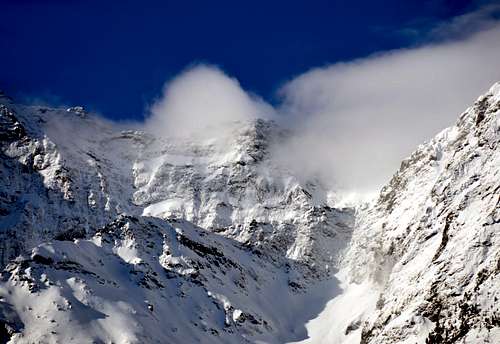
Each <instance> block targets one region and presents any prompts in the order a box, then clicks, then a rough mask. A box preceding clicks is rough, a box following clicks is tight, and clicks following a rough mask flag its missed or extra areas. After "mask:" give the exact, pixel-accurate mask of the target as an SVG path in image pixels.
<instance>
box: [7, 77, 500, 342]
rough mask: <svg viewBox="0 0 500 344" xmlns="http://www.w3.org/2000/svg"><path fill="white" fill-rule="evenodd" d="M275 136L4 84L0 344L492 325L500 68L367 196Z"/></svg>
mask: <svg viewBox="0 0 500 344" xmlns="http://www.w3.org/2000/svg"><path fill="white" fill-rule="evenodd" d="M288 135H290V133H289V132H287V131H286V130H283V129H281V128H280V127H279V126H278V125H277V124H276V123H274V122H272V121H266V120H252V121H247V122H234V123H228V124H227V128H226V130H224V131H223V134H221V135H218V137H216V138H208V137H206V136H205V137H204V136H200V137H196V136H195V137H192V138H190V139H181V138H175V139H174V138H165V137H158V136H156V135H153V134H151V133H148V132H145V131H142V130H140V129H139V128H130V127H129V128H125V127H120V125H117V124H116V123H110V122H107V121H106V120H104V119H100V118H98V117H97V116H95V115H92V114H89V113H87V112H85V110H84V109H83V108H81V107H73V108H70V109H54V108H47V107H40V106H27V105H20V104H17V103H14V101H13V100H12V99H10V98H9V97H7V96H6V95H4V94H0V148H1V151H0V154H1V159H0V177H1V181H2V183H1V185H0V267H1V268H2V269H3V271H2V272H1V275H0V343H1V342H9V343H315V344H321V343H363V344H368V343H500V309H499V308H500V306H499V305H500V302H498V299H499V298H500V279H499V273H500V236H499V234H498V233H499V229H500V168H499V166H500V156H499V136H500V84H495V85H494V86H493V87H492V88H491V89H490V90H489V91H488V92H487V93H486V94H485V95H483V96H481V97H480V98H478V100H477V101H476V102H475V103H474V104H473V106H471V107H470V108H468V109H467V110H466V111H465V112H464V113H463V114H461V115H460V117H459V119H458V121H457V123H456V124H455V125H454V126H452V127H450V128H448V129H445V130H443V131H442V132H441V133H439V134H438V135H437V136H436V137H435V138H434V139H432V140H431V141H429V142H427V143H425V144H422V145H420V146H419V147H418V148H417V149H416V151H415V152H414V153H413V154H412V155H411V156H410V157H409V158H407V159H406V160H404V161H403V162H402V163H401V167H400V169H399V170H398V171H397V172H396V173H395V174H394V176H393V177H392V179H391V180H390V182H389V183H388V184H387V185H386V186H385V187H384V188H383V189H382V190H381V192H380V194H379V195H378V197H377V198H376V199H374V200H373V201H371V202H369V203H361V202H359V203H358V204H354V205H352V206H350V207H345V206H343V204H345V202H342V199H339V195H338V194H336V193H335V190H327V189H326V188H325V187H324V186H323V185H322V184H321V183H320V182H319V181H318V180H304V179H303V178H300V177H297V176H295V175H294V173H293V172H292V171H291V170H289V169H287V168H286V167H285V166H283V165H282V164H280V163H278V162H277V161H275V160H274V159H273V156H272V154H271V151H272V147H273V145H275V144H279V143H280V142H281V140H284V139H286V138H287V136H288Z"/></svg>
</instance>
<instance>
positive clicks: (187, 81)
mask: <svg viewBox="0 0 500 344" xmlns="http://www.w3.org/2000/svg"><path fill="white" fill-rule="evenodd" d="M272 111H273V110H272V108H271V107H270V106H269V105H267V104H265V103H264V102H263V101H262V100H261V99H260V98H258V97H256V96H254V95H250V94H248V93H246V92H245V91H243V90H242V88H241V86H240V84H239V82H238V81H237V80H236V79H234V78H230V77H228V76H227V75H225V74H224V73H223V72H222V71H221V70H219V69H218V68H216V67H213V66H206V65H198V66H195V67H192V68H190V69H188V70H186V71H184V72H183V73H181V74H180V75H179V76H178V77H177V78H175V79H173V80H172V81H170V82H168V83H167V84H166V85H165V89H164V93H163V97H162V98H161V99H159V100H158V101H157V102H156V103H155V104H154V105H153V106H152V108H151V116H150V118H149V119H148V120H147V121H146V126H147V127H148V128H149V129H150V130H152V131H154V132H157V133H160V134H162V135H169V136H179V135H181V136H185V135H191V134H193V133H195V132H201V131H207V130H210V128H213V129H214V130H219V129H220V127H221V124H223V123H225V122H228V121H238V120H248V119H251V118H255V117H267V116H269V114H270V113H271V112H272Z"/></svg>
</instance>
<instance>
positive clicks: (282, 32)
mask: <svg viewBox="0 0 500 344" xmlns="http://www.w3.org/2000/svg"><path fill="white" fill-rule="evenodd" d="M0 5H1V13H2V20H1V21H0V51H1V53H0V89H3V90H4V91H5V92H7V93H9V94H10V95H12V96H14V97H16V98H44V99H45V100H47V101H49V102H50V101H52V102H59V103H64V104H72V105H77V104H81V105H84V106H86V107H87V108H90V109H92V110H96V111H99V112H101V113H103V114H104V115H106V116H108V117H110V118H115V119H123V118H136V119H138V118H141V117H142V116H143V113H144V108H145V106H146V105H147V104H148V103H150V102H151V101H152V100H153V99H154V98H155V97H156V96H158V95H159V94H160V92H161V89H162V86H163V84H164V83H165V81H167V80H168V79H170V78H172V77H173V76H175V75H176V74H177V73H179V72H180V71H181V70H183V69H184V68H186V67H187V66H189V65H190V64H192V63H196V62H206V63H211V64H216V65H218V66H220V67H221V68H222V69H223V70H224V71H226V72H227V73H228V74H229V75H231V76H234V77H236V78H238V80H239V81H240V82H241V84H242V85H243V87H244V88H245V89H247V90H251V91H253V92H255V93H257V94H259V95H261V96H263V97H264V98H266V99H267V100H268V101H271V102H272V101H274V100H275V99H274V98H273V97H274V93H275V91H276V89H277V88H278V87H279V86H280V84H282V83H283V82H285V81H286V80H288V79H290V78H292V77H293V76H295V75H297V74H300V73H302V72H305V71H306V70H308V69H309V68H312V67H317V66H322V65H325V64H329V63H334V62H338V61H343V60H350V59H353V58H358V57H363V56H366V55H369V54H371V53H374V52H377V51H383V50H388V49H394V48H400V47H406V46H411V45H414V44H417V43H418V42H419V41H420V40H421V39H422V36H421V35H423V36H425V32H426V30H428V29H429V28H431V27H432V26H433V25H435V24H436V23H439V22H441V21H444V20H446V19H449V18H451V17H453V16H456V15H460V14H463V13H465V12H468V11H470V10H473V9H475V8H476V7H477V6H479V3H478V2H477V1H466V0H457V1H452V0H437V1H436V0H434V1H425V0H409V1H401V0H386V1H355V0H350V1H270V0H268V1H256V0H254V1H227V2H226V1H70V0H61V1H56V0H53V1H36V0H32V1H26V0H12V1H6V0H0ZM409 28H412V29H416V31H411V32H413V33H415V32H417V33H418V32H420V33H421V35H419V34H417V35H413V34H412V35H409V34H408V32H410V30H407V29H409Z"/></svg>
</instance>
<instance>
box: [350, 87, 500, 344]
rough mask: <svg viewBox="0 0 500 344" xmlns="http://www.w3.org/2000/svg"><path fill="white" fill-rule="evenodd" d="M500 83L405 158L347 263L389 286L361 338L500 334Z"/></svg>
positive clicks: (431, 339) (453, 339)
mask: <svg viewBox="0 0 500 344" xmlns="http://www.w3.org/2000/svg"><path fill="white" fill-rule="evenodd" d="M499 138H500V84H496V85H494V86H493V87H492V88H491V89H490V91H489V92H488V93H487V94H485V95H484V96H481V97H480V98H479V99H478V100H477V101H476V102H475V103H474V105H473V106H472V107H470V108H469V109H467V110H466V111H465V112H464V113H463V114H462V115H461V116H460V118H459V120H458V121H457V123H456V124H455V125H454V126H453V127H450V128H448V129H446V130H444V131H442V132H441V133H439V134H438V135H437V136H436V137H435V138H434V139H433V140H431V141H430V142H429V143H426V144H423V145H421V146H419V147H418V149H417V150H416V151H415V152H414V153H413V154H412V155H411V156H410V157H409V158H408V159H406V160H404V161H403V162H402V164H401V168H400V170H399V171H398V172H397V173H396V174H395V175H394V177H393V178H392V180H391V181H390V182H389V184H388V185H387V186H386V187H384V188H383V189H382V191H381V194H380V196H379V198H378V201H377V202H376V203H375V204H374V205H373V206H372V207H370V208H369V209H367V210H366V211H365V212H363V213H362V214H361V215H360V216H359V218H358V229H357V230H356V232H355V235H354V239H353V243H352V246H351V250H350V252H349V254H348V256H347V258H346V262H345V264H346V266H347V267H348V268H347V269H349V271H350V276H351V278H352V279H353V280H356V281H362V280H364V279H366V278H367V277H368V276H369V277H368V278H371V279H372V280H374V281H376V285H378V286H379V287H380V288H381V290H382V292H381V293H380V296H379V298H378V301H377V304H376V310H375V311H374V312H373V313H372V314H371V315H370V316H369V317H368V319H367V321H366V323H365V324H364V326H363V329H362V335H361V342H362V343H402V342H409V343H410V342H411V343H413V342H419V343H420V342H422V343H423V342H425V343H483V342H488V341H489V342H491V343H494V342H498V341H499V340H500V339H499V338H500V337H499V336H500V328H499V326H500V309H499V303H498V302H497V301H498V298H499V297H500V279H499V272H500V237H499V235H498V234H499V233H500V232H499V230H500V200H499V198H500V149H499Z"/></svg>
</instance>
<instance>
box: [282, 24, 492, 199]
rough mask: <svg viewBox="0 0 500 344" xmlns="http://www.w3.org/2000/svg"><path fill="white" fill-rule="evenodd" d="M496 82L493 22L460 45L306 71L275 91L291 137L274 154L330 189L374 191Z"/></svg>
mask: <svg viewBox="0 0 500 344" xmlns="http://www.w3.org/2000/svg"><path fill="white" fill-rule="evenodd" d="M456 22H457V21H454V25H456ZM454 29H456V28H454ZM498 80H500V26H499V25H498V23H497V25H495V26H491V25H489V26H488V30H486V31H482V32H479V33H476V34H474V35H469V36H467V37H466V38H463V39H461V40H459V41H446V42H442V43H438V44H433V45H428V46H421V47H418V48H414V49H406V50H398V51H392V52H388V53H384V54H379V55H376V56H372V57H368V58H365V59H360V60H357V61H353V62H349V63H339V64H335V65H332V66H329V67H326V68H318V69H313V70H311V71H309V72H307V73H305V74H303V75H300V76H299V77H297V78H295V79H294V80H292V81H291V82H289V83H288V84H286V85H285V86H284V87H283V89H282V90H281V91H280V92H281V94H282V96H283V98H284V104H283V106H282V108H281V113H282V115H283V116H293V117H294V121H293V123H295V124H294V125H295V129H296V136H295V137H294V138H293V139H292V140H291V141H290V142H289V144H288V145H286V146H283V147H279V148H278V153H277V156H280V157H288V156H290V157H292V156H293V159H286V162H287V163H288V164H291V166H292V167H294V168H296V169H297V170H298V171H304V172H305V173H306V174H307V175H314V174H316V175H318V176H319V177H321V178H322V179H323V180H324V181H326V182H329V183H333V184H334V185H336V186H337V188H343V189H347V190H349V191H353V190H354V191H358V192H368V191H374V190H376V189H378V188H379V187H380V186H381V185H383V183H385V182H386V181H388V179H389V178H390V176H391V175H392V173H394V172H395V171H396V169H397V168H398V166H399V163H400V161H401V160H402V159H403V158H404V157H406V156H407V155H408V154H409V153H411V151H412V150H414V148H415V147H416V146H417V145H418V144H419V143H422V142H423V141H424V140H428V139H430V138H431V137H433V136H434V135H435V134H436V133H437V132H438V131H440V130H441V129H443V128H445V127H448V126H450V125H452V124H453V123H454V122H455V120H456V119H457V118H458V116H459V114H460V113H461V112H462V111H464V110H465V108H466V107H468V106H469V105H470V104H471V103H472V102H473V101H474V100H475V98H477V96H479V95H480V94H481V93H483V92H485V91H486V90H487V89H488V88H489V86H491V84H493V83H494V82H495V81H498Z"/></svg>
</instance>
